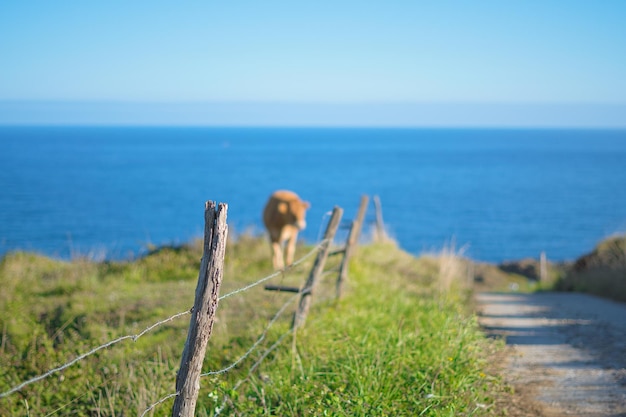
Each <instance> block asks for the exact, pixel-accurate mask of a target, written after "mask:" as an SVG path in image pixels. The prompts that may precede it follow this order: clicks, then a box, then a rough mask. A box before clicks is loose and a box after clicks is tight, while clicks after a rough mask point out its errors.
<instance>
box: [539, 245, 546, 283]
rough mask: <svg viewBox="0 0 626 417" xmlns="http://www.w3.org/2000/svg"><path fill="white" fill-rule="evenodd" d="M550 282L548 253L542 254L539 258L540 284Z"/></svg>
mask: <svg viewBox="0 0 626 417" xmlns="http://www.w3.org/2000/svg"><path fill="white" fill-rule="evenodd" d="M547 281H548V261H547V259H546V253H545V252H541V255H540V256H539V282H541V283H545V282H547Z"/></svg>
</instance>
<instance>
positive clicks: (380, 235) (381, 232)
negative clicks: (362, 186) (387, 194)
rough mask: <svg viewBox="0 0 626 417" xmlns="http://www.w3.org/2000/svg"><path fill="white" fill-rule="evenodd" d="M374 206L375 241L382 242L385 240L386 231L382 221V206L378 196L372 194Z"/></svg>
mask: <svg viewBox="0 0 626 417" xmlns="http://www.w3.org/2000/svg"><path fill="white" fill-rule="evenodd" d="M374 208H375V210H376V238H375V240H376V241H377V242H384V241H386V240H387V232H385V222H384V221H383V208H382V205H381V204H380V198H379V197H378V196H377V195H375V196H374Z"/></svg>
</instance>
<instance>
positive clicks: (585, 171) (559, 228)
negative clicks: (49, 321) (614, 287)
mask: <svg viewBox="0 0 626 417" xmlns="http://www.w3.org/2000/svg"><path fill="white" fill-rule="evenodd" d="M0 167H1V168H2V169H0V189H1V190H2V192H1V193H0V256H1V255H2V254H4V253H6V252H7V251H12V250H17V249H25V250H32V251H37V252H42V253H44V254H48V255H52V256H58V257H62V258H68V257H71V256H72V255H74V254H88V255H92V256H96V257H107V258H126V257H131V256H136V255H137V254H140V253H142V252H143V251H145V249H146V246H147V245H148V244H156V245H161V244H170V243H174V244H177V243H184V242H187V241H188V240H190V239H192V238H194V237H199V236H201V233H202V228H203V210H204V202H205V201H206V200H215V201H219V202H225V203H228V205H229V211H228V218H229V224H230V227H231V231H233V232H235V233H238V232H244V231H247V230H249V229H251V230H253V231H255V232H258V233H262V231H263V230H262V224H261V218H260V217H261V216H260V213H261V210H262V207H263V205H264V203H265V201H266V199H267V197H268V195H269V194H270V193H271V192H272V191H273V190H275V189H278V188H287V189H292V190H294V191H296V192H298V193H299V194H300V195H301V196H302V197H303V198H304V199H306V200H308V201H310V202H311V204H312V208H311V210H310V211H309V215H308V224H309V226H308V229H307V230H306V231H305V232H304V233H303V235H302V236H303V238H304V239H305V240H307V241H309V242H314V241H316V240H317V239H318V238H319V236H320V233H321V230H322V229H323V228H324V227H325V224H326V221H327V220H328V218H327V213H328V212H329V211H330V210H332V208H333V206H334V205H339V206H341V207H343V208H344V209H345V216H346V218H353V217H354V215H355V212H356V209H357V206H358V204H359V199H360V197H361V195H362V194H368V195H379V196H380V198H381V201H382V206H383V214H384V218H385V221H386V223H387V226H388V228H389V230H390V233H391V234H392V235H393V236H395V238H396V239H397V241H398V242H399V244H400V246H401V247H402V248H404V249H406V250H407V251H410V252H413V253H416V254H417V253H421V252H424V251H431V250H439V249H441V248H442V247H443V246H444V245H446V244H449V242H451V241H454V242H456V243H455V245H456V247H457V248H461V247H463V248H464V250H465V254H466V255H467V256H470V257H472V258H474V259H479V260H486V261H492V262H498V261H502V260H507V259H519V258H523V257H537V256H538V255H539V253H540V252H541V251H546V253H547V255H548V257H549V258H551V259H553V260H566V259H574V258H576V257H577V256H579V255H581V254H583V253H585V252H587V251H589V250H591V249H592V248H593V246H594V245H595V244H596V243H597V242H598V241H599V240H600V239H602V238H604V237H606V236H608V235H610V234H613V233H617V232H624V231H626V131H624V130H615V131H612V130H479V129H469V130H464V129H432V130H431V129H278V128H122V127H119V128H111V127H108V128H104V127H0ZM370 213H371V214H370V215H369V218H370V219H373V210H371V211H370Z"/></svg>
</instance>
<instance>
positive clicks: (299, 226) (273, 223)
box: [263, 190, 310, 269]
mask: <svg viewBox="0 0 626 417" xmlns="http://www.w3.org/2000/svg"><path fill="white" fill-rule="evenodd" d="M309 207H310V204H309V203H308V202H307V201H302V200H301V199H300V197H298V195H297V194H296V193H294V192H292V191H286V190H280V191H276V192H274V194H272V195H271V196H270V198H269V200H268V201H267V204H266V205H265V209H264V210H263V223H265V227H266V228H267V231H268V232H269V234H270V242H271V244H272V262H273V264H274V268H275V269H281V268H283V267H284V266H285V262H286V263H287V265H290V264H292V263H293V255H294V253H295V251H296V240H297V239H298V232H299V231H300V230H303V229H304V228H305V227H306V220H305V215H306V210H307V209H308V208H309ZM285 241H287V248H286V250H285V255H284V259H283V244H284V242H285Z"/></svg>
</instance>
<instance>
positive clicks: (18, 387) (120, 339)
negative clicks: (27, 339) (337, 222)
mask: <svg viewBox="0 0 626 417" xmlns="http://www.w3.org/2000/svg"><path fill="white" fill-rule="evenodd" d="M325 243H326V239H325V240H323V241H321V242H320V243H318V244H317V245H316V246H315V247H313V249H311V250H310V251H309V252H308V253H307V254H306V255H304V256H303V257H301V258H300V259H298V260H297V261H295V262H294V263H292V264H291V265H288V266H286V267H285V268H283V269H280V270H278V271H275V272H273V273H272V274H270V275H268V276H265V277H263V278H261V279H259V280H257V281H255V282H253V283H251V284H249V285H246V286H245V287H242V288H239V289H237V290H234V291H232V292H230V293H228V294H225V295H223V296H221V297H220V298H219V300H220V301H221V300H223V299H225V298H228V297H231V296H234V295H236V294H239V293H242V292H244V291H247V290H249V289H251V288H254V287H256V286H257V285H260V284H262V283H264V282H265V281H268V280H270V279H272V278H275V277H277V276H280V275H283V274H285V273H286V272H288V271H290V270H291V269H293V268H295V267H296V266H297V265H299V264H301V263H303V262H304V261H305V260H306V259H308V258H309V257H311V256H312V255H313V254H315V253H316V252H317V251H319V250H320V249H321V248H322V247H323V245H324V244H325ZM290 302H291V301H290ZM285 308H286V307H285ZM190 313H191V309H189V310H186V311H183V312H180V313H176V314H174V315H172V316H170V317H168V318H166V319H164V320H161V321H158V322H156V323H154V324H152V325H150V326H148V327H146V328H145V329H144V330H143V331H142V332H140V333H138V334H132V335H126V336H121V337H118V338H117V339H114V340H111V341H108V342H106V343H104V344H102V345H100V346H98V347H95V348H93V349H91V350H90V351H88V352H86V353H83V354H81V355H79V356H77V357H76V358H74V359H72V360H71V361H69V362H66V363H65V364H63V365H60V366H58V367H56V368H53V369H50V370H49V371H47V372H45V373H43V374H41V375H38V376H35V377H33V378H31V379H28V380H26V381H24V382H22V383H21V384H19V385H16V386H15V387H13V388H11V389H9V390H8V391H5V392H2V393H0V398H4V397H7V396H9V395H11V394H13V393H15V392H17V391H20V390H21V389H22V388H24V387H26V386H28V385H30V384H33V383H35V382H38V381H41V380H42V379H45V378H48V377H49V376H51V375H53V374H55V373H57V372H60V371H63V370H65V369H67V368H69V367H70V366H72V365H74V364H75V363H77V362H80V361H81V360H83V359H85V358H86V357H88V356H91V355H93V354H95V353H97V352H99V351H100V350H102V349H106V348H108V347H110V346H112V345H115V344H117V343H120V342H123V341H125V340H132V341H133V342H136V341H137V339H139V338H140V337H142V336H143V335H145V334H146V333H148V332H150V331H152V330H153V329H155V328H157V327H159V326H161V325H163V324H165V323H168V322H170V321H172V320H174V319H176V318H178V317H181V316H184V315H187V314H190ZM281 313H282V312H281ZM272 324H273V323H272ZM258 343H260V341H257V344H258ZM252 350H253V349H252ZM243 359H245V357H244V358H242V359H241V360H243ZM235 366H236V364H235Z"/></svg>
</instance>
